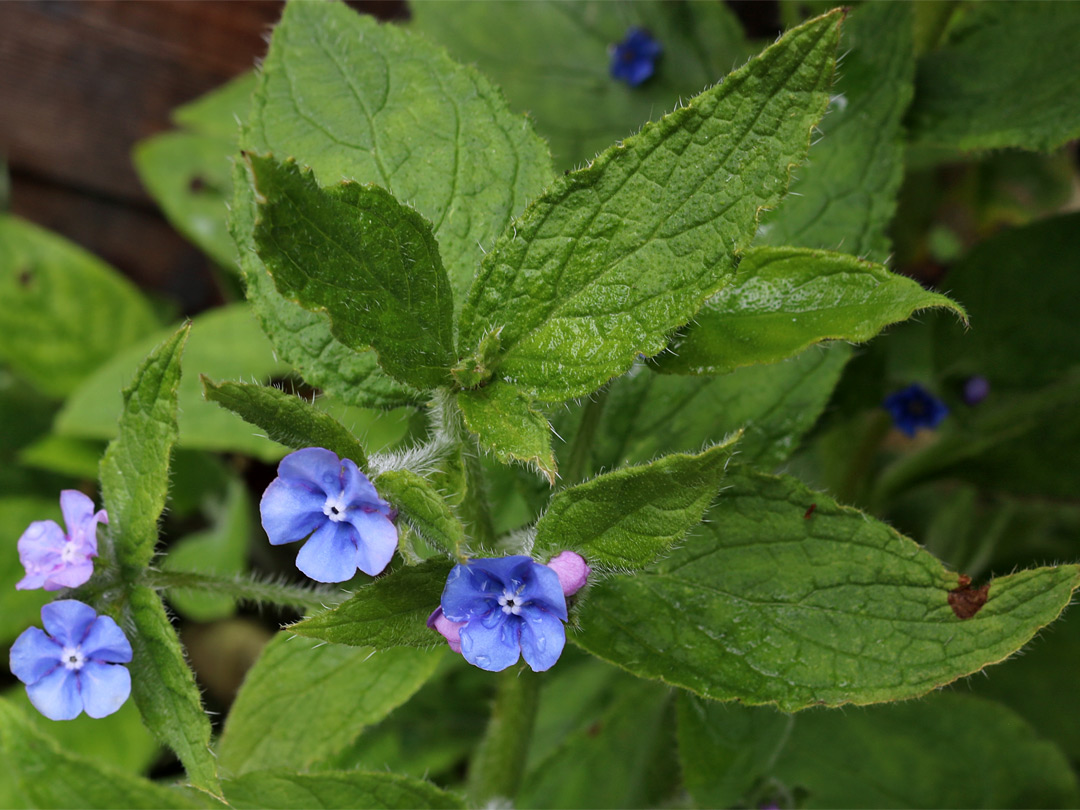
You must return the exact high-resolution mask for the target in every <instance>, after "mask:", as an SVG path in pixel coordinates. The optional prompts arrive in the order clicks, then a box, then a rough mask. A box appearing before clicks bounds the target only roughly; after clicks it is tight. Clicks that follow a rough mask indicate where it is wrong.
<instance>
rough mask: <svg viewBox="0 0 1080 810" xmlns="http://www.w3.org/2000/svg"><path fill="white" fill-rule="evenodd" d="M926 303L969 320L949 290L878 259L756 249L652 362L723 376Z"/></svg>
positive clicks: (854, 336) (869, 331) (862, 334)
mask: <svg viewBox="0 0 1080 810" xmlns="http://www.w3.org/2000/svg"><path fill="white" fill-rule="evenodd" d="M930 307H943V308H947V309H951V310H953V311H954V312H955V313H956V314H957V315H959V316H960V317H961V319H965V320H966V316H965V313H964V310H963V308H962V307H960V306H959V305H958V304H956V303H954V302H953V301H951V300H949V298H947V297H946V296H944V295H940V294H938V293H933V292H929V291H928V290H925V289H923V288H922V286H920V285H919V284H918V282H915V281H912V280H911V279H909V278H906V277H905V276H899V275H896V274H895V273H890V272H889V271H888V270H886V269H885V268H884V267H883V266H881V265H880V264H873V263H872V262H866V261H863V260H861V259H857V258H855V257H854V256H846V255H844V254H842V253H828V252H826V251H823V250H807V249H805V248H754V249H752V250H749V251H747V253H746V255H745V256H744V257H743V260H742V262H741V263H740V264H739V269H738V271H737V272H736V274H735V280H734V281H733V282H732V284H731V285H730V286H728V287H725V288H724V289H723V290H721V291H720V292H719V293H717V294H716V295H715V296H713V297H712V298H710V299H709V301H708V303H706V304H705V306H704V307H703V308H702V309H701V311H700V312H698V314H697V317H695V318H694V323H693V324H692V325H691V326H689V327H687V328H686V330H684V331H683V332H682V333H681V334H680V335H678V336H676V337H675V338H674V339H673V340H672V342H671V352H670V353H668V354H664V355H662V356H661V357H659V358H657V361H656V364H657V367H658V368H659V370H660V371H662V372H664V373H667V374H724V373H726V372H728V371H732V370H734V369H736V368H739V367H740V366H749V365H753V364H755V363H775V362H777V361H779V360H784V359H785V358H788V357H792V356H794V355H796V354H798V353H799V352H801V351H803V350H804V349H806V348H808V347H809V346H812V345H814V344H815V343H820V342H822V341H824V340H848V341H852V342H856V343H861V342H863V341H866V340H869V339H870V338H872V337H874V336H875V335H876V334H878V332H880V331H881V330H882V329H884V328H885V327H886V326H888V325H889V324H892V323H896V322H898V321H903V320H907V319H908V318H910V317H911V316H912V315H913V314H914V313H915V312H917V311H918V310H920V309H928V308H930Z"/></svg>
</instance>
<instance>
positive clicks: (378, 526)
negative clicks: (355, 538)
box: [348, 509, 398, 576]
mask: <svg viewBox="0 0 1080 810" xmlns="http://www.w3.org/2000/svg"><path fill="white" fill-rule="evenodd" d="M348 522H349V523H350V524H352V526H353V528H355V529H356V531H357V532H358V533H359V535H360V542H359V543H358V545H357V552H356V567H357V568H359V569H360V570H361V571H363V572H364V573H365V574H368V575H370V576H375V575H376V574H381V573H382V571H383V569H384V568H386V566H387V565H389V564H390V558H391V557H393V556H394V552H395V551H397V547H398V531H397V526H395V525H394V524H393V523H391V522H390V518H388V517H387V516H386V515H384V514H381V513H380V512H365V511H363V510H362V509H350V510H349V511H348Z"/></svg>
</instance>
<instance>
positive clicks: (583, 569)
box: [547, 551, 592, 596]
mask: <svg viewBox="0 0 1080 810" xmlns="http://www.w3.org/2000/svg"><path fill="white" fill-rule="evenodd" d="M547 566H548V568H550V569H551V570H553V571H554V572H555V574H556V575H557V576H558V577H559V584H560V585H562V590H563V596H571V595H573V594H575V593H577V592H578V591H580V590H581V589H582V588H583V587H584V586H585V582H586V580H588V578H589V574H591V573H592V569H591V568H590V567H589V565H588V563H586V562H585V558H584V557H582V556H581V555H580V554H578V553H577V552H574V551H563V552H560V553H559V554H558V555H556V556H555V557H552V558H551V559H550V560H549V561H548V564H547Z"/></svg>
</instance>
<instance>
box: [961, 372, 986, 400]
mask: <svg viewBox="0 0 1080 810" xmlns="http://www.w3.org/2000/svg"><path fill="white" fill-rule="evenodd" d="M988 396H990V381H989V380H988V379H986V377H983V376H982V375H980V374H976V375H975V376H974V377H968V379H967V380H966V381H965V382H964V393H963V397H964V402H966V403H967V404H968V405H973V406H974V405H978V404H979V403H980V402H982V401H983V400H984V399H986V398H987V397H988Z"/></svg>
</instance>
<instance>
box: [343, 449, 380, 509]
mask: <svg viewBox="0 0 1080 810" xmlns="http://www.w3.org/2000/svg"><path fill="white" fill-rule="evenodd" d="M341 483H342V491H343V492H344V493H345V505H346V506H347V507H348V508H349V509H355V508H357V507H361V506H368V507H371V508H372V509H377V510H378V511H380V512H382V513H383V514H384V515H389V514H390V504H388V503H387V502H386V501H384V500H383V499H382V498H380V497H379V493H378V492H376V491H375V487H374V486H373V485H372V483H371V481H369V480H368V477H367V476H366V475H364V474H363V473H362V472H360V468H359V467H357V466H356V464H354V463H353V462H352V460H351V459H347V458H346V459H342V462H341Z"/></svg>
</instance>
